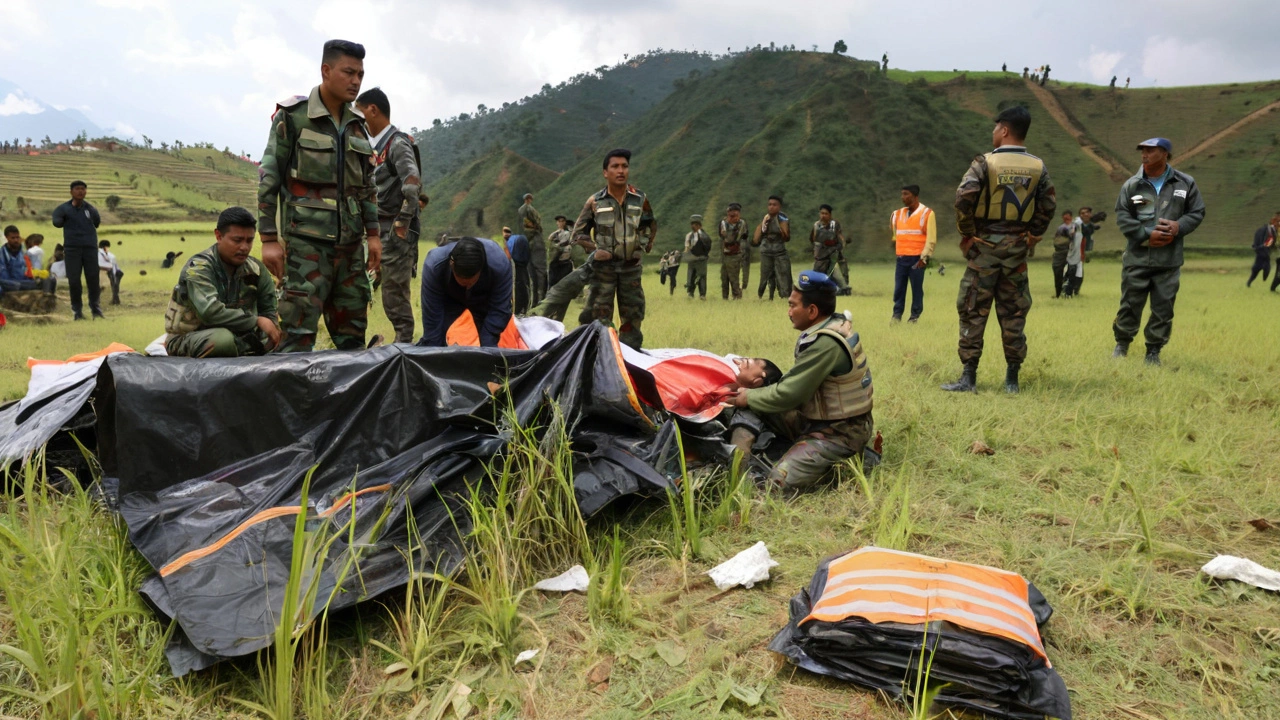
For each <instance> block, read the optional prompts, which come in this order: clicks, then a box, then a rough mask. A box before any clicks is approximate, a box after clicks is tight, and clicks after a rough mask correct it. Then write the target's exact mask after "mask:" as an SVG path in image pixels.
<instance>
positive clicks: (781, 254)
mask: <svg viewBox="0 0 1280 720" xmlns="http://www.w3.org/2000/svg"><path fill="white" fill-rule="evenodd" d="M789 242H791V221H790V220H788V219H787V216H786V215H783V214H782V198H780V197H778V196H777V195H770V196H769V212H768V213H766V214H765V216H764V219H763V220H761V221H760V224H759V225H758V226H756V232H755V237H753V238H752V240H751V244H752V245H757V246H759V247H760V289H759V291H757V293H756V295H757V296H758V297H759V298H760V299H762V300H763V299H764V289H765V287H767V286H769V285H770V283H772V284H773V286H774V287H776V288H777V289H778V294H779V295H781V296H782V297H784V298H786V297H790V295H791V257H790V256H789V255H787V243H789ZM769 299H770V300H772V299H773V292H772V289H771V290H770V292H769Z"/></svg>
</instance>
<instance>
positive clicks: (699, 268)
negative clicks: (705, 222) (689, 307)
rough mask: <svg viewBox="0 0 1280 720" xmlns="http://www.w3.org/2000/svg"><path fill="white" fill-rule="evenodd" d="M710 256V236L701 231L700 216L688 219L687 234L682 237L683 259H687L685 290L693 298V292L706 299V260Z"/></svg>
mask: <svg viewBox="0 0 1280 720" xmlns="http://www.w3.org/2000/svg"><path fill="white" fill-rule="evenodd" d="M710 255H711V236H710V235H708V234H707V233H706V231H705V230H703V229H702V216H701V215H694V216H692V217H690V218H689V232H688V233H686V234H685V236H684V257H687V258H689V262H688V263H686V265H685V267H687V268H688V270H686V271H685V283H684V287H685V290H687V291H688V293H689V297H690V298H693V291H694V290H695V289H696V290H697V291H698V295H699V297H701V298H702V299H703V300H706V299H707V258H708V257H710Z"/></svg>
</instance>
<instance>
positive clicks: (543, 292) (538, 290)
mask: <svg viewBox="0 0 1280 720" xmlns="http://www.w3.org/2000/svg"><path fill="white" fill-rule="evenodd" d="M518 214H519V215H520V225H521V227H523V228H524V236H525V238H527V239H528V240H529V252H530V254H531V255H532V258H531V259H530V260H529V280H530V281H531V284H532V286H533V291H532V293H530V299H531V302H532V304H533V305H537V304H538V303H540V302H542V298H544V297H546V296H547V245H546V242H545V241H543V239H542V215H541V214H539V213H538V211H537V210H535V209H534V208H533V203H525V204H524V205H521V206H520V210H519V211H518Z"/></svg>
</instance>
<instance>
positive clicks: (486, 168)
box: [422, 149, 559, 238]
mask: <svg viewBox="0 0 1280 720" xmlns="http://www.w3.org/2000/svg"><path fill="white" fill-rule="evenodd" d="M558 176H559V174H558V173H556V172H555V171H554V170H549V169H547V168H545V167H542V166H541V165H538V164H537V163H535V162H533V161H531V160H529V159H527V158H524V157H521V156H520V155H518V154H516V153H514V152H512V151H510V150H502V149H498V150H494V151H492V152H490V153H489V154H487V155H485V156H484V157H482V158H480V159H479V160H477V161H475V162H473V163H471V164H470V165H468V166H467V167H465V168H463V169H462V170H460V171H458V172H456V173H453V174H451V175H449V176H447V177H446V178H445V179H444V180H442V181H441V182H438V183H435V184H434V185H431V186H429V187H428V188H427V194H428V195H429V196H430V197H431V205H430V207H429V208H428V211H427V214H426V215H425V216H424V217H423V225H422V230H423V232H422V234H423V237H426V238H432V237H435V236H436V235H439V234H440V233H442V232H447V233H449V234H450V235H475V236H479V237H499V236H500V235H501V230H502V226H503V225H514V224H515V222H516V208H518V207H519V206H520V204H521V203H522V202H524V201H523V200H522V198H523V196H524V194H525V193H526V192H530V191H537V190H539V189H541V188H543V187H545V186H546V185H548V184H550V183H551V182H552V181H554V180H555V179H556V178H557V177H558ZM554 214H555V213H552V215H554ZM549 218H550V216H548V219H549ZM548 225H550V223H549V222H548Z"/></svg>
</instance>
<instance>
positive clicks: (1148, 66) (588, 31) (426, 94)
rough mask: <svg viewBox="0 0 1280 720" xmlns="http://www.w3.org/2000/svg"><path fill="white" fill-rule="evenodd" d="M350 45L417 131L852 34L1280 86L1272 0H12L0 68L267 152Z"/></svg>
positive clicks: (104, 115) (71, 96)
mask: <svg viewBox="0 0 1280 720" xmlns="http://www.w3.org/2000/svg"><path fill="white" fill-rule="evenodd" d="M333 37H341V38H345V39H348V40H354V41H356V42H360V43H363V44H364V45H365V47H366V48H367V49H368V56H367V57H366V59H365V70H366V77H365V87H366V88H369V87H373V86H375V85H378V86H381V87H382V88H383V89H384V90H386V91H387V93H388V94H389V95H390V97H391V102H392V115H393V120H394V121H395V122H396V123H397V124H398V125H400V126H402V127H404V128H406V129H407V128H409V127H412V126H415V125H416V126H420V127H426V126H429V125H430V124H431V120H432V118H437V117H439V118H445V117H449V116H451V115H455V114H457V113H459V112H471V111H474V110H475V107H476V105H477V104H480V103H484V104H486V105H488V106H490V107H494V106H500V105H501V104H502V103H503V102H504V101H512V100H516V99H518V98H520V97H522V96H525V95H531V94H534V93H536V92H537V91H538V89H539V88H540V87H541V86H542V84H543V83H548V82H549V83H552V84H556V83H559V82H560V81H562V80H565V79H567V78H568V77H570V76H572V75H574V74H576V73H578V72H581V71H584V70H589V69H591V68H595V67H597V66H599V65H602V64H613V63H615V62H617V61H619V60H621V59H622V55H623V54H624V53H632V54H634V53H639V52H644V51H646V50H649V49H652V48H655V47H665V48H669V49H682V50H685V49H688V50H707V51H711V52H715V53H722V52H724V51H725V50H726V48H729V47H732V48H733V49H734V50H735V51H737V50H741V49H742V48H743V47H745V46H749V45H751V46H754V45H756V44H757V43H761V44H764V45H768V44H769V43H770V42H776V43H777V44H778V45H790V44H793V43H794V44H795V45H796V46H797V47H800V48H810V47H811V46H813V45H817V46H818V47H820V48H821V49H823V50H824V51H829V50H830V49H831V47H832V45H833V44H834V43H835V41H836V40H840V39H843V40H844V41H845V42H847V43H848V45H849V54H850V55H853V56H855V57H859V58H866V59H879V57H880V54H881V53H882V52H886V51H887V52H888V53H889V64H890V66H891V67H896V68H905V69H909V70H939V69H940V70H950V69H952V68H960V69H971V70H992V69H999V67H1000V64H1001V63H1002V62H1007V63H1008V64H1009V67H1010V69H1011V70H1013V69H1017V70H1019V71H1021V68H1022V67H1023V66H1028V65H1029V66H1032V67H1035V66H1038V65H1042V64H1044V63H1049V64H1050V65H1051V66H1052V68H1053V72H1052V77H1056V78H1060V79H1064V80H1083V81H1092V82H1097V83H1103V84H1105V83H1106V82H1107V81H1109V80H1110V78H1111V76H1112V75H1113V74H1116V75H1119V76H1120V82H1121V83H1123V82H1124V78H1125V77H1132V81H1133V86H1135V87H1148V86H1151V85H1153V84H1158V85H1189V84H1204V83H1225V82H1236V81H1248V80H1264V79H1273V78H1280V10H1277V4H1276V2H1275V0H1256V1H1241V2H1208V1H1205V0H1199V1H1193V0H1165V1H1164V2H1159V3H1156V2H1123V1H1120V2H1118V1H1116V0H1076V1H1074V2H1063V1H1061V0H1059V1H1058V2H1037V1H1036V0H1029V1H1026V2H1006V3H989V2H988V3H972V2H928V1H923V2H915V3H910V2H868V1H864V0H830V1H827V2H819V1H816V0H788V1H787V2H758V1H757V0H658V1H657V2H648V1H642V2H633V3H618V2H588V1H586V0H540V2H537V3H532V2H517V1H514V0H490V1H487V2H486V1H482V0H450V1H447V2H409V1H408V0H382V1H370V2H359V1H358V0H319V1H318V2H304V1H302V0H258V1H256V2H241V1H240V0H218V1H217V2H208V1H207V0H82V1H81V2H61V1H59V0H0V77H3V78H4V79H6V80H9V81H11V82H13V83H16V84H17V85H19V86H21V87H23V88H24V89H25V90H26V91H27V93H29V94H30V95H33V96H35V97H38V98H40V99H42V100H44V101H45V102H48V103H50V104H53V105H55V106H59V107H68V106H69V107H77V108H79V109H81V110H82V111H84V112H85V113H86V114H87V115H88V116H89V117H90V118H91V119H92V120H94V121H95V122H97V123H99V124H100V125H102V126H103V127H105V128H107V129H109V130H115V131H116V132H119V133H124V134H130V133H133V132H139V133H146V134H147V135H150V136H151V137H152V138H154V139H155V140H156V142H157V144H158V143H159V142H160V141H161V140H168V141H172V140H174V139H180V140H182V141H184V142H188V143H190V142H196V141H202V140H210V141H212V142H214V143H215V144H217V145H218V146H223V145H229V146H231V149H233V150H237V151H238V150H246V151H248V152H250V153H251V154H252V155H253V157H255V158H256V157H257V156H258V154H259V153H260V152H261V151H262V148H263V146H264V145H265V139H266V133H267V128H268V119H269V117H270V115H271V112H272V110H273V109H274V105H275V102H276V101H278V100H280V99H282V98H284V97H287V96H291V95H294V94H305V93H307V92H308V91H309V90H310V88H311V87H312V86H314V85H316V84H317V83H318V82H319V75H320V70H319V65H320V48H321V45H322V43H323V42H324V41H325V40H326V39H329V38H333ZM4 101H5V99H4V98H0V112H5V111H6V107H10V108H12V107H14V106H6V105H5V102H4Z"/></svg>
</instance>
